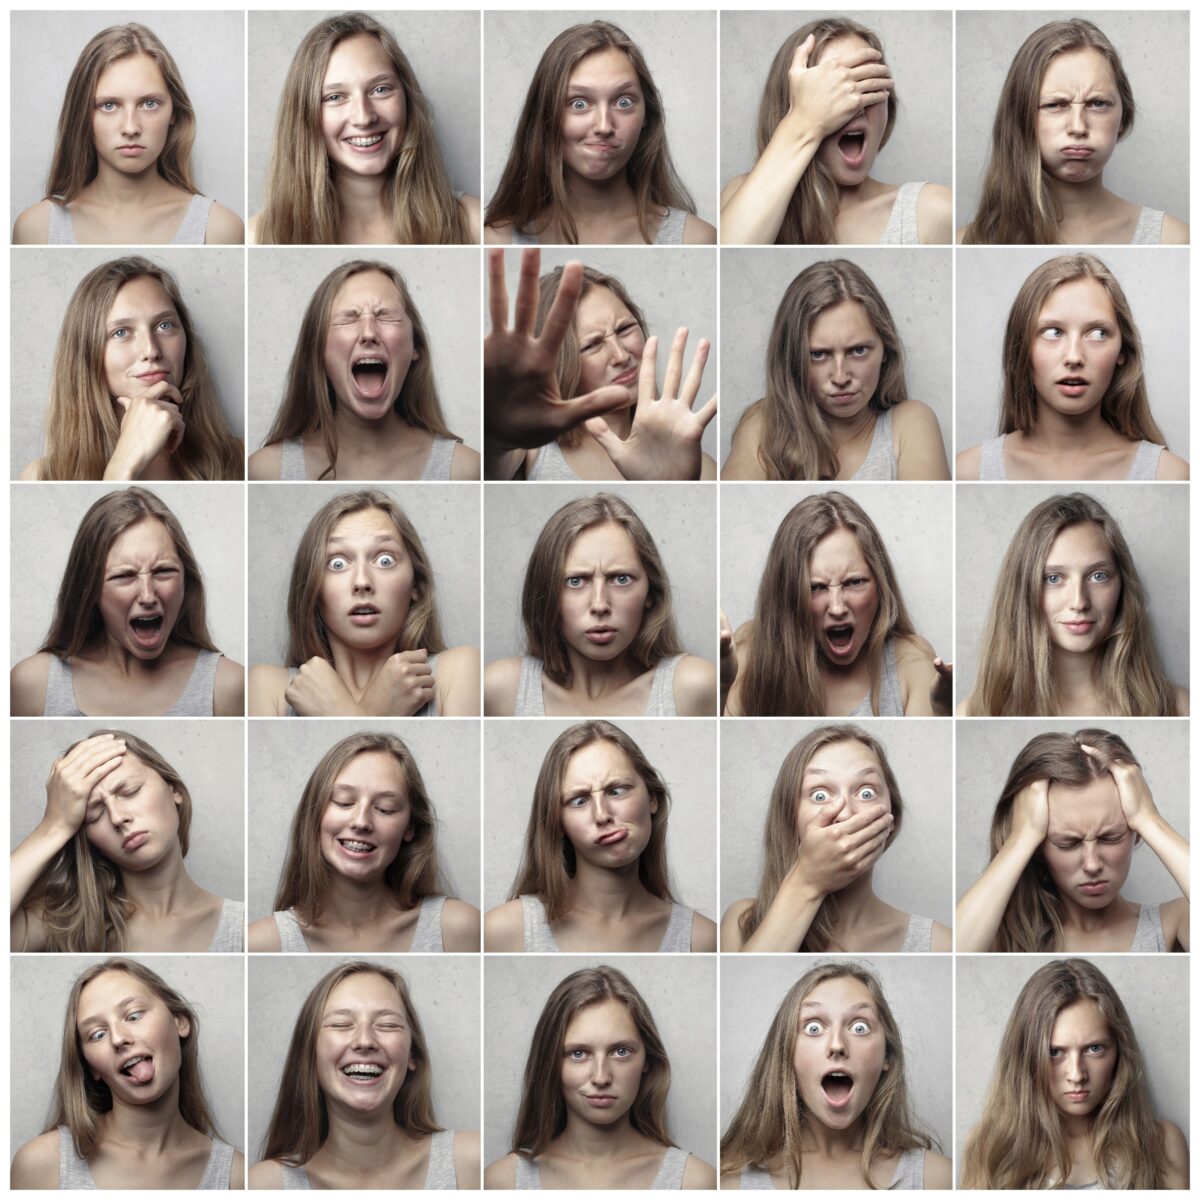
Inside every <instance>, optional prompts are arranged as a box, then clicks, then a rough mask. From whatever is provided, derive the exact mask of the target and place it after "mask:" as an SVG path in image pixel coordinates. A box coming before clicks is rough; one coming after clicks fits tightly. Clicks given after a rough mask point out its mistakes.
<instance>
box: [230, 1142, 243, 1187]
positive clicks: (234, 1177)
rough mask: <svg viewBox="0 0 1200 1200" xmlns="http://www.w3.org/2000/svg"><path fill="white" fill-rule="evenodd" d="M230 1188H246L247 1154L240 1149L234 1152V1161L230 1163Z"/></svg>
mask: <svg viewBox="0 0 1200 1200" xmlns="http://www.w3.org/2000/svg"><path fill="white" fill-rule="evenodd" d="M229 1190H230V1191H236V1192H244V1191H245V1190H246V1156H245V1155H244V1154H243V1153H242V1152H241V1151H240V1150H235V1151H234V1152H233V1162H232V1163H230V1165H229Z"/></svg>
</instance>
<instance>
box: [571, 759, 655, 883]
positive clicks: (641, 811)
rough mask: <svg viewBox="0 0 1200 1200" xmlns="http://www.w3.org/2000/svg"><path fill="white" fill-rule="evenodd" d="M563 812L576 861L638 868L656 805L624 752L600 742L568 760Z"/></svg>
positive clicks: (649, 833)
mask: <svg viewBox="0 0 1200 1200" xmlns="http://www.w3.org/2000/svg"><path fill="white" fill-rule="evenodd" d="M559 811H560V813H561V817H562V828H563V833H564V834H565V835H566V838H567V840H568V841H569V842H570V843H571V845H572V846H573V847H574V849H575V856H576V861H577V862H578V861H579V860H580V859H582V860H584V861H586V862H589V863H592V864H593V865H595V866H599V867H606V868H609V869H614V868H617V867H625V866H629V865H631V864H634V863H636V862H637V860H638V859H639V858H640V857H641V855H642V851H643V850H645V849H646V847H647V846H648V845H649V844H650V836H651V834H652V833H653V831H654V825H653V821H652V817H653V815H654V814H655V813H656V812H658V801H657V800H655V799H654V798H653V797H651V795H650V792H649V789H648V788H647V787H646V783H645V780H643V779H642V777H641V776H640V775H639V774H638V773H637V771H636V769H635V768H634V765H633V763H631V762H630V761H629V756H628V755H627V754H626V753H625V751H624V750H622V749H621V747H620V746H618V745H616V744H614V743H613V742H610V741H607V740H605V739H601V740H598V741H595V742H590V743H589V744H588V745H586V746H581V747H580V748H579V749H578V750H576V751H575V753H574V754H572V755H571V757H570V758H569V759H568V760H567V768H566V770H565V771H564V772H563V779H562V803H561V806H560V809H559Z"/></svg>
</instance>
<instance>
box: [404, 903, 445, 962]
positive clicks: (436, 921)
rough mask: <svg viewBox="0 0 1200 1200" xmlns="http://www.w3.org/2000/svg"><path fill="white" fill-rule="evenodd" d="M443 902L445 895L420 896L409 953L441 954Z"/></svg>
mask: <svg viewBox="0 0 1200 1200" xmlns="http://www.w3.org/2000/svg"><path fill="white" fill-rule="evenodd" d="M445 904H446V897H445V896H423V897H422V898H421V911H420V912H419V913H417V927H416V928H415V929H414V930H413V935H412V943H411V945H410V946H409V947H408V949H409V953H411V954H441V953H442V951H443V950H444V949H445V947H444V946H443V945H442V909H443V908H444V907H445Z"/></svg>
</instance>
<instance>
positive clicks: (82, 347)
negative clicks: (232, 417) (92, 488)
mask: <svg viewBox="0 0 1200 1200" xmlns="http://www.w3.org/2000/svg"><path fill="white" fill-rule="evenodd" d="M244 477H245V466H244V462H243V454H242V443H241V442H240V441H239V440H238V439H237V438H235V437H234V436H233V434H232V433H230V431H229V426H228V424H227V422H226V420H225V415H224V413H223V412H222V411H221V404H220V399H219V398H218V396H217V391H216V387H215V386H214V384H213V381H212V378H211V376H210V375H209V372H208V363H207V360H206V357H205V354H204V347H203V345H202V344H201V341H200V337H199V334H198V333H197V332H196V330H195V326H194V325H193V323H192V318H191V315H190V314H189V312H188V310H187V307H186V305H185V304H184V302H183V297H182V296H181V295H180V292H179V285H178V284H177V283H176V282H175V278H174V276H173V275H172V274H171V273H170V272H169V271H167V270H166V269H165V268H163V267H159V266H156V265H155V264H154V263H152V262H151V261H150V260H149V259H147V258H141V257H139V256H131V257H128V258H117V259H113V260H112V261H111V262H106V263H102V264H101V265H100V266H98V267H96V268H95V269H94V270H91V271H89V272H88V273H87V274H86V275H85V276H84V277H83V279H82V280H81V281H80V283H79V286H78V287H77V288H76V289H75V292H74V294H73V295H72V296H71V301H70V303H69V304H68V305H67V314H66V316H65V317H64V318H63V324H62V329H61V330H59V334H58V345H57V347H56V348H55V351H54V367H53V371H52V374H51V377H50V405H49V408H48V409H47V412H46V455H45V457H44V458H39V459H38V460H37V461H36V462H32V463H29V465H28V466H26V467H25V469H24V470H23V471H22V472H21V478H22V479H105V480H114V481H115V480H139V479H243V478H244Z"/></svg>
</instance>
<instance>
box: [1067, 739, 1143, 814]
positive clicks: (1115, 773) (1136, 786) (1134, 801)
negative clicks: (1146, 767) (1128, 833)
mask: <svg viewBox="0 0 1200 1200" xmlns="http://www.w3.org/2000/svg"><path fill="white" fill-rule="evenodd" d="M1079 748H1080V749H1081V750H1082V751H1083V752H1084V753H1085V754H1086V755H1087V756H1088V757H1089V758H1092V759H1098V758H1099V757H1100V754H1099V751H1097V750H1096V749H1095V747H1093V746H1083V745H1081V746H1080V747H1079ZM1108 773H1109V775H1111V776H1112V780H1113V783H1115V784H1116V787H1117V797H1118V799H1119V800H1120V801H1121V812H1122V813H1123V814H1124V816H1125V823H1126V824H1127V825H1128V826H1129V828H1130V829H1132V830H1133V832H1134V833H1140V832H1141V830H1140V829H1139V828H1138V827H1139V826H1140V825H1144V824H1145V822H1146V821H1147V820H1148V819H1149V818H1150V817H1153V816H1157V815H1158V809H1157V807H1156V806H1155V804H1154V797H1153V796H1152V795H1151V793H1150V785H1149V784H1148V783H1147V782H1146V777H1145V775H1143V774H1142V768H1141V767H1139V766H1138V765H1137V763H1131V762H1122V761H1120V760H1117V761H1114V762H1110V763H1109V764H1108Z"/></svg>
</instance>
